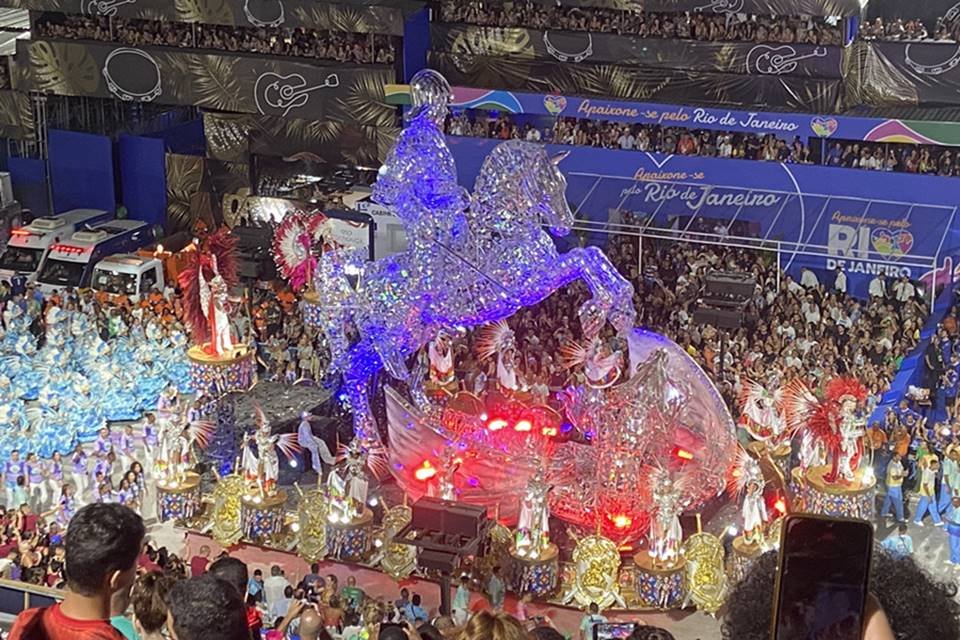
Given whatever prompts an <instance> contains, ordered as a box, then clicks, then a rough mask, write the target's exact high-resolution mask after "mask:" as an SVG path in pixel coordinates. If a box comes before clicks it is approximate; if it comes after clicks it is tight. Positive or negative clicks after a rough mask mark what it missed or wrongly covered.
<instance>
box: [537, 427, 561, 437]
mask: <svg viewBox="0 0 960 640" xmlns="http://www.w3.org/2000/svg"><path fill="white" fill-rule="evenodd" d="M540 433H541V435H544V436H546V437H548V438H556V437H557V428H556V427H544V428H542V429H540Z"/></svg>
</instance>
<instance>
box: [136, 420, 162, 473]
mask: <svg viewBox="0 0 960 640" xmlns="http://www.w3.org/2000/svg"><path fill="white" fill-rule="evenodd" d="M159 429H160V425H158V424H157V414H155V413H153V412H150V411H148V412H147V413H145V414H144V415H143V422H141V423H140V431H141V433H142V434H143V452H144V454H146V456H147V465H148V467H149V468H151V469H152V468H153V465H154V461H155V460H156V457H157V453H158V451H157V447H158V446H159V444H160V439H159V435H160V432H159Z"/></svg>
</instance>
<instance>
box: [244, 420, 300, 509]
mask: <svg viewBox="0 0 960 640" xmlns="http://www.w3.org/2000/svg"><path fill="white" fill-rule="evenodd" d="M254 411H255V412H256V420H257V430H256V431H255V432H254V433H253V435H252V436H251V435H250V434H247V435H245V436H244V438H243V445H244V446H243V462H242V466H243V472H244V477H245V478H246V480H247V482H248V483H249V484H250V485H251V487H255V488H256V490H257V493H258V494H259V495H260V497H261V498H264V497H267V496H273V495H276V493H277V480H278V479H279V477H280V458H279V456H277V449H280V451H281V452H283V455H284V456H286V458H287V459H288V460H290V459H292V458H293V457H294V456H295V455H296V454H297V453H298V452H299V451H300V448H299V447H298V446H297V440H296V438H297V434H294V433H284V434H276V435H274V434H273V433H272V431H271V429H270V423H269V422H268V421H267V416H266V415H264V413H263V410H262V409H261V408H260V407H254ZM251 442H253V443H254V444H256V447H257V450H256V453H254V451H253V448H252V447H251V446H250V445H251Z"/></svg>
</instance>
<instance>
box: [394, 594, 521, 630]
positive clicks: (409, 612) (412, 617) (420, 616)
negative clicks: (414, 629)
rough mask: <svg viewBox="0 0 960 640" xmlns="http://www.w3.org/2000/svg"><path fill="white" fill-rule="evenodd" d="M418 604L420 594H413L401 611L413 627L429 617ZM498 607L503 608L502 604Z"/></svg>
mask: <svg viewBox="0 0 960 640" xmlns="http://www.w3.org/2000/svg"><path fill="white" fill-rule="evenodd" d="M491 599H492V598H491ZM420 602H421V599H420V594H419V593H415V594H413V597H412V598H411V599H410V604H408V605H407V606H406V607H404V608H403V611H402V613H403V617H405V618H406V619H407V620H408V621H410V622H412V623H414V625H417V624H419V623H421V622H426V621H427V620H428V618H429V616H427V610H426V609H424V608H423V607H421V606H420ZM500 606H503V604H502V602H501V604H500Z"/></svg>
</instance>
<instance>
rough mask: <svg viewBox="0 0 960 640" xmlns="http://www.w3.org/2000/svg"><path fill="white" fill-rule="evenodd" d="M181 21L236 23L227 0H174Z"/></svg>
mask: <svg viewBox="0 0 960 640" xmlns="http://www.w3.org/2000/svg"><path fill="white" fill-rule="evenodd" d="M173 4H174V8H175V9H176V11H177V15H178V16H179V21H180V22H200V23H203V24H236V22H235V21H234V17H233V11H232V10H231V9H230V4H229V3H228V2H227V1H226V0H174V3H173Z"/></svg>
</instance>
